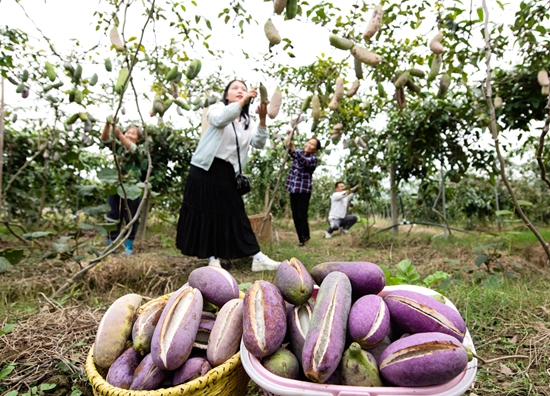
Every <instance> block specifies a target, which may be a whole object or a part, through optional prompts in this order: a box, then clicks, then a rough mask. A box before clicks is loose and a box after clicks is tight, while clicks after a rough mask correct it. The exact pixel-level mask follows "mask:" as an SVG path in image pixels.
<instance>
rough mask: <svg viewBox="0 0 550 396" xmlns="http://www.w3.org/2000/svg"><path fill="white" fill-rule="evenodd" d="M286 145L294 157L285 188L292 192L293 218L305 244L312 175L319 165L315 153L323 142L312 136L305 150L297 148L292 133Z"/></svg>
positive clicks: (307, 239)
mask: <svg viewBox="0 0 550 396" xmlns="http://www.w3.org/2000/svg"><path fill="white" fill-rule="evenodd" d="M289 132H290V131H289ZM285 146H286V147H288V153H289V154H290V156H291V157H292V159H293V161H292V167H291V168H290V172H289V174H288V177H287V179H286V182H285V188H286V189H287V190H288V192H289V193H290V208H291V209H292V219H293V220H294V227H295V228H296V233H297V234H298V240H299V241H300V246H305V245H307V243H308V241H309V239H310V236H309V223H308V218H307V217H308V211H309V200H310V199H311V186H312V175H313V172H314V171H315V168H316V167H317V156H316V155H315V153H317V152H318V151H319V150H320V149H321V142H320V141H319V139H317V138H312V139H310V140H308V141H307V143H306V146H305V148H304V149H303V150H300V149H295V147H294V143H292V140H291V135H289V136H288V138H287V139H286V142H285Z"/></svg>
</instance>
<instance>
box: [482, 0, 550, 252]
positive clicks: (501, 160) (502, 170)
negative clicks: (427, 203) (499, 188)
mask: <svg viewBox="0 0 550 396" xmlns="http://www.w3.org/2000/svg"><path fill="white" fill-rule="evenodd" d="M482 3H483V11H484V13H485V22H484V32H485V52H486V61H485V63H486V65H487V78H486V81H485V83H486V84H485V85H486V89H485V99H486V101H487V105H488V106H489V114H490V116H491V120H490V124H489V130H490V131H491V134H492V136H493V140H494V142H495V150H496V154H497V157H498V162H499V164H500V176H501V178H502V182H503V183H504V185H505V186H506V189H507V190H508V192H509V193H510V197H511V198H512V201H513V202H514V207H515V208H516V211H517V213H518V215H519V217H521V219H522V220H523V223H524V224H525V225H526V226H527V228H529V230H531V232H532V233H533V235H535V237H536V238H537V239H538V241H539V242H540V244H541V246H542V248H543V249H544V252H545V253H546V256H547V258H548V260H550V249H549V247H548V243H547V242H546V241H545V240H544V239H543V237H542V235H541V234H540V233H539V232H538V230H537V229H536V228H535V226H534V225H533V224H532V223H531V221H530V220H529V218H528V217H527V216H526V215H525V213H524V212H523V209H521V205H520V204H519V203H518V199H517V197H516V194H515V192H514V190H513V189H512V186H511V185H510V182H509V181H508V177H507V176H506V164H505V162H504V158H503V156H502V153H501V150H500V143H499V136H498V126H497V120H496V115H495V106H494V105H493V100H492V86H491V40H490V35H489V9H488V8H487V2H486V0H482ZM539 149H540V147H539Z"/></svg>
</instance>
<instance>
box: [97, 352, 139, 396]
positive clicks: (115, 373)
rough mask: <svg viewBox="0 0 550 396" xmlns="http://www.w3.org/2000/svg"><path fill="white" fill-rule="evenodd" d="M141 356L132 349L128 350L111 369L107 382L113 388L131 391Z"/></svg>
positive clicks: (117, 359)
mask: <svg viewBox="0 0 550 396" xmlns="http://www.w3.org/2000/svg"><path fill="white" fill-rule="evenodd" d="M140 360H141V356H139V355H138V353H137V352H136V351H135V349H134V348H132V347H130V348H128V349H126V350H125V351H124V352H123V353H122V355H120V356H119V357H118V358H116V360H115V361H114V362H113V364H111V367H109V371H108V372H107V377H106V378H105V380H106V381H107V382H108V383H109V384H110V385H112V386H116V387H117V388H122V389H130V385H132V380H133V379H134V371H135V370H136V368H137V366H138V365H139V362H140Z"/></svg>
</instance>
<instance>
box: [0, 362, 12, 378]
mask: <svg viewBox="0 0 550 396" xmlns="http://www.w3.org/2000/svg"><path fill="white" fill-rule="evenodd" d="M13 370H15V364H8V365H7V366H4V368H3V369H2V371H0V380H3V379H4V378H6V377H7V376H8V375H10V373H11V372H12V371H13Z"/></svg>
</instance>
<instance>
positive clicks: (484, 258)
mask: <svg viewBox="0 0 550 396" xmlns="http://www.w3.org/2000/svg"><path fill="white" fill-rule="evenodd" d="M488 258H489V256H487V255H486V254H480V255H479V256H477V257H476V260H475V263H476V265H477V266H478V267H480V266H481V265H482V264H484V263H485V262H486V261H487V259H488Z"/></svg>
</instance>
